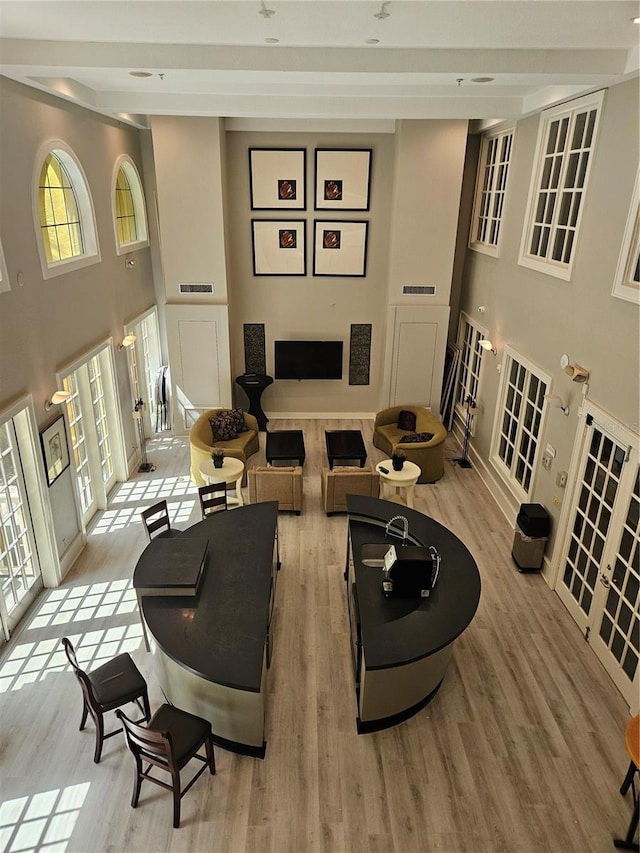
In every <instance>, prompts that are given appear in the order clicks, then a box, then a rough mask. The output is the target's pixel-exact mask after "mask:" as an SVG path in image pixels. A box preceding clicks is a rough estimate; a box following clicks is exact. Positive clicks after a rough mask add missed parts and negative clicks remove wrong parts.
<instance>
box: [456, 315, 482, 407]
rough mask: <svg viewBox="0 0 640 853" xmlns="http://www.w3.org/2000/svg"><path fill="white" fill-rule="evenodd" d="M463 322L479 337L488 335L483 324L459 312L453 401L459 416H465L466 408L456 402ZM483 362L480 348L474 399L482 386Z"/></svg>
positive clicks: (460, 368)
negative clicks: (458, 349)
mask: <svg viewBox="0 0 640 853" xmlns="http://www.w3.org/2000/svg"><path fill="white" fill-rule="evenodd" d="M464 323H468V324H469V325H470V326H471V328H472V329H473V331H474V334H479V335H480V337H481V338H488V337H489V335H488V333H487V330H486V329H485V328H484V327H483V326H480V325H479V324H478V323H476V322H475V321H474V320H473V318H472V317H470V316H469V315H468V314H466V313H465V312H464V311H461V312H460V319H459V321H458V334H457V336H456V345H457V346H459V347H460V359H459V361H458V372H457V374H456V384H455V397H454V403H455V411H456V414H457V415H458V416H459V417H461V418H465V417H466V415H467V410H466V408H465V407H464V406H463V405H462V404H461V403H460V402H458V395H457V391H458V385H459V382H460V371H461V370H462V354H463V344H464V340H462V343H461V339H462V337H463V336H462V329H463V325H464ZM483 364H484V350H482V351H481V353H480V370H479V373H478V387H477V389H476V401H477V400H478V398H479V397H480V390H481V388H482V375H483V372H484V371H483V370H482V365H483Z"/></svg>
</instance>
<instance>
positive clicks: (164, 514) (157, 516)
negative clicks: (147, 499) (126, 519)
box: [140, 500, 171, 539]
mask: <svg viewBox="0 0 640 853" xmlns="http://www.w3.org/2000/svg"><path fill="white" fill-rule="evenodd" d="M140 514H141V516H142V521H143V523H144V526H145V527H146V529H147V535H148V537H149V539H151V538H152V536H153V534H154V533H156V532H157V531H158V530H161V529H164V530H170V529H171V521H170V519H169V509H168V507H167V502H166V501H165V500H162V501H158V503H156V504H153V506H150V507H147V509H145V510H143V511H142V512H141V513H140Z"/></svg>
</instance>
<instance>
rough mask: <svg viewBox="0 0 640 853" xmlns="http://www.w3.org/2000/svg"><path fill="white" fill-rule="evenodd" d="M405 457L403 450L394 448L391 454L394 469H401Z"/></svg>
mask: <svg viewBox="0 0 640 853" xmlns="http://www.w3.org/2000/svg"><path fill="white" fill-rule="evenodd" d="M406 458H407V456H406V454H405V452H404V450H394V451H393V454H392V456H391V464H392V465H393V470H394V471H402V466H403V465H404V460H405V459H406Z"/></svg>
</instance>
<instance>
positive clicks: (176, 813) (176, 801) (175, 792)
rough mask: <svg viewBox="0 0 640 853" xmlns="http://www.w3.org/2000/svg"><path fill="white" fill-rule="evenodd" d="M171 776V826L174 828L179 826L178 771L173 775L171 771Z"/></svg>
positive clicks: (179, 797)
mask: <svg viewBox="0 0 640 853" xmlns="http://www.w3.org/2000/svg"><path fill="white" fill-rule="evenodd" d="M171 778H172V780H173V826H174V829H178V827H179V826H180V799H181V796H180V773H176V774H175V775H174V774H173V773H172V774H171Z"/></svg>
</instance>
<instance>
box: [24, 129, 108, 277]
mask: <svg viewBox="0 0 640 853" xmlns="http://www.w3.org/2000/svg"><path fill="white" fill-rule="evenodd" d="M49 154H55V155H56V156H57V157H58V158H59V159H60V161H61V162H62V163H63V164H64V166H65V168H66V170H67V173H68V175H69V179H70V180H71V184H72V186H73V189H74V192H75V196H76V202H77V205H78V213H79V215H80V224H81V227H82V239H83V242H84V254H82V255H79V256H78V257H76V258H67V259H65V260H64V261H54V262H53V263H49V261H48V260H47V253H46V250H45V247H44V240H43V238H42V225H41V223H40V172H41V171H42V164H43V163H44V161H45V158H46V157H47V156H48V155H49ZM31 207H32V213H33V224H34V228H35V232H36V244H37V246H38V252H39V254H40V266H41V268H42V277H43V278H45V279H48V278H55V277H56V276H59V275H64V274H66V273H68V272H72V271H73V270H77V269H83V268H84V267H88V266H91V265H92V264H97V263H100V247H99V245H98V231H97V228H96V216H95V211H94V207H93V199H92V197H91V191H90V189H89V182H88V181H87V176H86V175H85V173H84V169H83V168H82V164H81V163H80V161H79V160H78V158H77V157H76V155H75V153H74V152H73V150H72V149H71V148H70V147H69V146H68V145H67V144H66V142H63V141H62V140H60V139H53V140H52V139H50V140H48V141H47V142H45V143H43V144H42V145H41V146H40V148H39V149H38V153H37V155H36V159H35V166H34V171H33V180H32V191H31Z"/></svg>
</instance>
